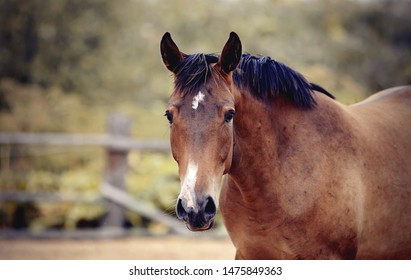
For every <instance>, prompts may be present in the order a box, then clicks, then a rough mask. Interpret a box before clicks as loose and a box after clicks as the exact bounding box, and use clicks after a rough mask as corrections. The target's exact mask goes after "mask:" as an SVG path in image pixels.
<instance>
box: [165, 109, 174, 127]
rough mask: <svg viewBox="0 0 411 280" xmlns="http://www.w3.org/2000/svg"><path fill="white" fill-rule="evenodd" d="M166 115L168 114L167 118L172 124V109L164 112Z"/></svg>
mask: <svg viewBox="0 0 411 280" xmlns="http://www.w3.org/2000/svg"><path fill="white" fill-rule="evenodd" d="M164 116H166V118H167V120H168V122H169V123H170V124H172V123H173V115H172V114H171V113H170V111H168V110H167V111H166V113H165V114H164Z"/></svg>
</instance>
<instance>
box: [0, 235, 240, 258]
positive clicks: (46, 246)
mask: <svg viewBox="0 0 411 280" xmlns="http://www.w3.org/2000/svg"><path fill="white" fill-rule="evenodd" d="M234 253H235V249H234V246H233V245H232V243H231V241H230V240H229V239H225V238H224V239H199V240H198V239H186V238H181V237H129V238H124V239H107V240H36V239H11V240H7V239H0V259H1V260H144V259H145V260H190V259H193V260H203V259H204V260H225V259H226V260H232V259H234Z"/></svg>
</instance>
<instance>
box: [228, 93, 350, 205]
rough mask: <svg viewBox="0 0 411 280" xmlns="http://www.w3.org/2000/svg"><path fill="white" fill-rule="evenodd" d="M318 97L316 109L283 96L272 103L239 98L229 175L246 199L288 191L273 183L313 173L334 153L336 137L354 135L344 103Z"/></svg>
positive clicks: (337, 139)
mask: <svg viewBox="0 0 411 280" xmlns="http://www.w3.org/2000/svg"><path fill="white" fill-rule="evenodd" d="M316 101H317V103H318V104H317V106H316V107H315V108H313V109H301V108H298V107H296V106H294V105H293V104H290V102H288V101H286V100H282V99H281V98H277V99H276V100H274V101H272V102H271V103H270V104H268V103H266V102H262V101H258V100H256V99H254V98H253V97H251V96H250V95H248V94H241V95H239V96H238V98H236V103H237V104H236V116H235V122H234V149H233V162H232V167H231V169H230V172H229V175H230V179H231V180H233V181H234V182H235V185H236V186H237V187H238V188H239V191H240V192H241V193H242V195H243V197H244V199H246V200H249V201H250V202H253V201H255V200H256V199H257V198H258V197H259V196H261V193H264V194H265V195H266V194H267V195H270V194H272V195H273V197H277V194H275V191H284V190H281V189H280V188H277V187H276V188H273V185H276V186H278V185H282V186H284V185H287V184H289V182H291V181H292V180H301V181H302V180H305V179H307V178H309V177H310V176H311V175H312V174H310V172H312V170H314V169H315V168H316V167H315V165H316V164H321V162H326V161H327V158H326V157H327V156H329V153H331V151H332V150H333V149H334V151H332V152H336V148H335V147H337V146H338V145H339V143H336V141H337V142H338V141H341V140H342V141H347V139H350V137H348V136H346V135H345V134H346V133H349V131H350V130H349V129H348V130H347V129H346V126H347V123H346V120H345V112H344V108H343V107H342V106H340V105H339V104H337V103H335V102H334V101H333V100H331V99H330V98H328V97H325V96H322V95H316ZM335 134H338V135H337V136H338V137H333V135H335ZM330 137H331V140H330ZM339 139H340V140H339ZM348 142H349V141H348ZM344 145H349V143H348V144H347V143H344ZM296 177H299V178H298V179H296ZM305 177H307V178H305ZM295 183H296V184H298V182H297V181H295ZM264 188H269V189H270V190H269V191H267V190H264Z"/></svg>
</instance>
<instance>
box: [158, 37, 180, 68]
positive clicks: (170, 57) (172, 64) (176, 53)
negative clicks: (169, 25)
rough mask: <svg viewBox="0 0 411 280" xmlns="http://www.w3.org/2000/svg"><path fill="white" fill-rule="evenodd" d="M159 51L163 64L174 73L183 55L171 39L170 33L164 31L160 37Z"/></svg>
mask: <svg viewBox="0 0 411 280" xmlns="http://www.w3.org/2000/svg"><path fill="white" fill-rule="evenodd" d="M160 51H161V57H162V58H163V62H164V65H165V66H166V67H167V69H168V70H170V71H171V72H173V73H175V71H176V68H177V65H179V64H180V62H181V61H183V59H184V56H183V54H182V53H181V52H180V50H179V49H178V47H177V45H176V44H175V43H174V41H173V39H171V35H170V33H168V32H166V33H165V34H164V35H163V38H162V39H161V43H160Z"/></svg>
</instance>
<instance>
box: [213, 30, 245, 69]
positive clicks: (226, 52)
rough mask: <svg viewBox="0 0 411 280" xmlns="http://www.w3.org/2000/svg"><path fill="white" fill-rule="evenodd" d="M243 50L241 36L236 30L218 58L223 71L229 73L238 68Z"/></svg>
mask: <svg viewBox="0 0 411 280" xmlns="http://www.w3.org/2000/svg"><path fill="white" fill-rule="evenodd" d="M241 52H242V50H241V41H240V38H239V37H238V35H237V34H236V33H235V32H231V33H230V38H228V41H227V43H226V44H225V46H224V48H223V51H222V52H221V55H220V58H219V59H218V64H219V65H220V66H221V69H222V70H223V72H225V73H226V74H229V73H231V72H232V71H234V70H235V69H236V68H237V65H238V63H240V59H241V54H242V53H241Z"/></svg>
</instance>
